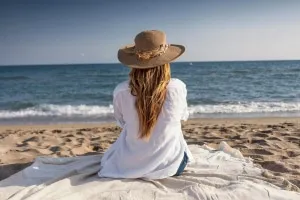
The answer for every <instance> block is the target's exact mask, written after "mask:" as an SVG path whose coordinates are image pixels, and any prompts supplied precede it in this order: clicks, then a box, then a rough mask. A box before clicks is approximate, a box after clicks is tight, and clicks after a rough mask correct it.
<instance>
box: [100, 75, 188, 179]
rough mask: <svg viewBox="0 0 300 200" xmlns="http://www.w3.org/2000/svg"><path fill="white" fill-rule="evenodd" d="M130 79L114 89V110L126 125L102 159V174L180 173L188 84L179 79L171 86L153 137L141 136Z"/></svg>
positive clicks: (184, 149) (150, 175)
mask: <svg viewBox="0 0 300 200" xmlns="http://www.w3.org/2000/svg"><path fill="white" fill-rule="evenodd" d="M135 102H136V97H135V96H133V95H132V94H131V90H130V87H129V82H128V81H126V82H123V83H120V84H119V85H118V86H117V87H116V89H115V90H114V109H115V110H114V113H115V118H116V120H117V122H118V124H119V125H120V126H121V127H122V128H123V130H122V132H121V135H120V137H119V138H118V140H117V141H116V143H114V144H113V146H112V148H110V149H109V151H108V152H106V153H105V155H104V157H103V159H102V162H103V164H102V170H101V171H100V173H99V175H100V176H104V177H106V176H108V177H124V178H138V177H147V178H165V177H168V176H172V175H174V174H175V173H176V171H177V169H178V166H179V165H180V162H181V161H182V157H183V154H184V152H187V154H188V155H189V157H191V154H190V152H189V150H188V148H187V145H186V142H185V141H184V139H183V135H182V131H181V120H186V119H187V117H188V112H187V104H186V87H185V84H184V83H183V82H182V81H180V80H178V79H171V80H170V82H169V84H168V85H167V92H166V98H165V102H164V104H163V107H162V110H161V112H160V114H159V116H158V119H157V122H156V124H155V126H154V128H153V131H152V133H151V137H150V138H149V140H143V139H140V138H139V119H138V113H137V110H136V106H135Z"/></svg>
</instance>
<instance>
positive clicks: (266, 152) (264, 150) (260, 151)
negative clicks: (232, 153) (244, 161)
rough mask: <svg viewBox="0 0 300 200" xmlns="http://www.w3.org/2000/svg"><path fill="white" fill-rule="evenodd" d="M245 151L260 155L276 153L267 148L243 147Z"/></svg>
mask: <svg viewBox="0 0 300 200" xmlns="http://www.w3.org/2000/svg"><path fill="white" fill-rule="evenodd" d="M243 153H246V154H258V155H274V154H273V153H272V152H271V151H268V150H266V149H243Z"/></svg>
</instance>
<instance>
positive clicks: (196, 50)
mask: <svg viewBox="0 0 300 200" xmlns="http://www.w3.org/2000/svg"><path fill="white" fill-rule="evenodd" d="M154 29H156V30H157V29H158V30H162V31H164V32H165V33H166V34H167V40H168V43H171V44H182V45H184V46H186V52H185V54H184V55H183V56H182V57H180V58H179V59H178V61H234V60H290V59H291V60H299V59H300V1H298V0H286V1H284V0H282V1H281V0H251V1H248V0H218V1H217V0H206V1H202V0H180V1H179V0H98V1H95V0H93V1H92V0H82V1H79V0H26V1H25V0H19V1H14V0H7V1H4V0H0V65H23V64H24V65H28V64H73V63H116V62H118V60H117V51H118V49H119V48H120V47H122V46H124V45H127V44H132V43H133V42H134V37H135V35H136V34H137V33H139V32H141V31H143V30H154Z"/></svg>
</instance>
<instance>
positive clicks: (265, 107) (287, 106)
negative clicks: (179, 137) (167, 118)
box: [189, 102, 300, 114]
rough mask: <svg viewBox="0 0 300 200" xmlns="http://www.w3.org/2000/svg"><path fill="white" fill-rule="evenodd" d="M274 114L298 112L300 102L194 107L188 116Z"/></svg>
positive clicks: (190, 108)
mask: <svg viewBox="0 0 300 200" xmlns="http://www.w3.org/2000/svg"><path fill="white" fill-rule="evenodd" d="M274 112H300V102H289V103H285V102H247V103H235V104H219V105H194V106H190V107H189V113H190V114H215V113H224V114H231V113H232V114H237V113H241V114H242V113H245V114H246V113H274Z"/></svg>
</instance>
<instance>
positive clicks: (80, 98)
mask: <svg viewBox="0 0 300 200" xmlns="http://www.w3.org/2000/svg"><path fill="white" fill-rule="evenodd" d="M128 72H129V69H128V68H127V67H124V66H122V65H120V64H79V65H41V66H38V65H36V66H0V124H37V123H43V124H44V123H73V122H107V121H112V120H113V118H112V111H113V109H112V105H111V104H112V92H113V89H114V87H115V86H116V85H117V84H118V83H119V82H121V81H124V80H126V79H127V78H128ZM172 76H173V77H175V78H179V79H181V80H183V81H184V82H185V83H186V85H187V89H188V105H189V112H190V116H191V117H211V118H218V117H268V116H281V117H285V116H298V117H299V116H300V61H259V62H253V61H252V62H193V63H188V62H186V63H184V62H183V63H173V64H172Z"/></svg>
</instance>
